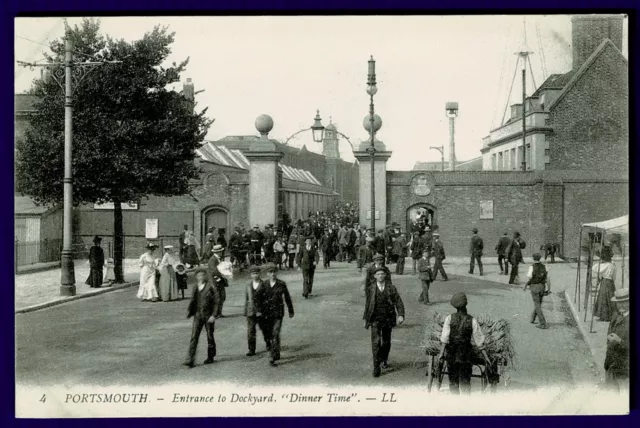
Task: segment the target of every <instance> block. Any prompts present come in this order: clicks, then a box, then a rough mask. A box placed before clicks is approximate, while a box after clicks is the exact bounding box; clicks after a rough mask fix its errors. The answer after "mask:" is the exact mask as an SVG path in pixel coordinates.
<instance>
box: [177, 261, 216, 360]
mask: <svg viewBox="0 0 640 428" xmlns="http://www.w3.org/2000/svg"><path fill="white" fill-rule="evenodd" d="M219 301H220V296H219V295H218V289H217V288H216V287H214V286H213V285H212V284H210V283H209V281H208V280H207V270H206V269H198V270H197V271H196V284H195V286H194V288H193V295H192V296H191V301H190V302H189V309H188V312H187V318H191V317H193V329H192V330H191V341H190V342H189V351H188V353H187V358H186V360H185V362H184V365H185V366H188V367H193V366H194V362H193V360H194V359H195V356H196V348H197V347H198V339H199V337H200V332H202V327H205V329H206V331H207V359H206V360H205V361H204V364H211V363H213V359H214V358H215V356H216V341H215V338H214V336H213V330H214V326H215V317H214V314H215V313H216V312H217V310H218V304H219Z"/></svg>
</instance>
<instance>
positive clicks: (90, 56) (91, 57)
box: [16, 34, 96, 59]
mask: <svg viewBox="0 0 640 428" xmlns="http://www.w3.org/2000/svg"><path fill="white" fill-rule="evenodd" d="M16 37H17V38H19V39H23V40H26V41H28V42H32V43H36V44H39V45H42V46H46V47H48V48H50V47H51V46H49V45H47V44H45V43H41V42H36V41H35V40H31V39H29V38H27V37H23V36H20V35H18V34H16ZM71 52H73V53H76V54H78V55H84V56H85V57H87V58H89V59H96V58H95V54H94V55H89V54H86V53H82V52H78V51H75V50H71Z"/></svg>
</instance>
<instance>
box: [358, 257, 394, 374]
mask: <svg viewBox="0 0 640 428" xmlns="http://www.w3.org/2000/svg"><path fill="white" fill-rule="evenodd" d="M385 269H386V268H385V267H379V268H376V269H375V271H374V277H375V280H373V281H371V283H370V284H369V285H368V286H367V288H366V303H365V307H364V317H363V319H364V328H365V329H369V327H371V350H372V352H373V377H378V376H380V368H383V369H386V368H388V367H389V364H388V360H389V352H390V351H391V330H392V329H393V327H395V326H396V317H397V323H398V324H402V323H403V322H404V304H403V303H402V299H401V298H400V294H398V290H396V287H394V286H393V284H392V283H391V281H390V280H388V279H386V276H387V274H386V270H385Z"/></svg>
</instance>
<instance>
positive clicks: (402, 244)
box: [391, 236, 407, 256]
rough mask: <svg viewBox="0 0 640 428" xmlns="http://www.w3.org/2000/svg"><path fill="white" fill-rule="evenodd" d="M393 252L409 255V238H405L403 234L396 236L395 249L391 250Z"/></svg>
mask: <svg viewBox="0 0 640 428" xmlns="http://www.w3.org/2000/svg"><path fill="white" fill-rule="evenodd" d="M391 252H392V253H393V254H397V255H399V256H406V255H407V240H406V239H405V238H403V237H402V236H400V237H398V238H396V240H395V241H393V249H392V251H391Z"/></svg>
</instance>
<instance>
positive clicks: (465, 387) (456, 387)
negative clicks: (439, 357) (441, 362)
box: [447, 362, 473, 394]
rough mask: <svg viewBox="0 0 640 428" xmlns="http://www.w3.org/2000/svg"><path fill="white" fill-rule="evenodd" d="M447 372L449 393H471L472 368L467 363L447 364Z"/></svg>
mask: <svg viewBox="0 0 640 428" xmlns="http://www.w3.org/2000/svg"><path fill="white" fill-rule="evenodd" d="M447 371H448V372H449V392H451V393H452V394H460V390H462V392H463V394H469V393H471V373H472V372H473V366H472V365H471V364H468V363H455V362H451V363H449V362H447Z"/></svg>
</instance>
